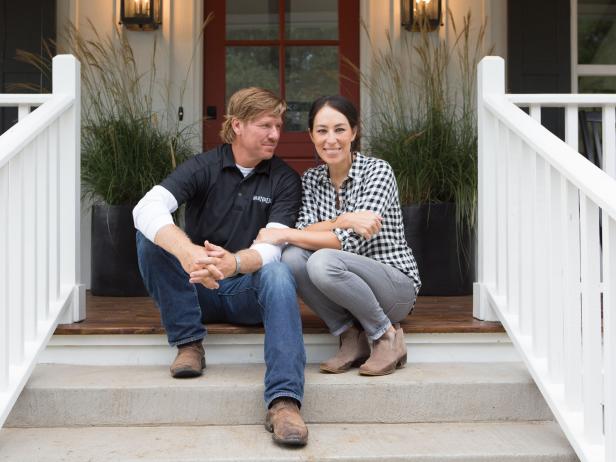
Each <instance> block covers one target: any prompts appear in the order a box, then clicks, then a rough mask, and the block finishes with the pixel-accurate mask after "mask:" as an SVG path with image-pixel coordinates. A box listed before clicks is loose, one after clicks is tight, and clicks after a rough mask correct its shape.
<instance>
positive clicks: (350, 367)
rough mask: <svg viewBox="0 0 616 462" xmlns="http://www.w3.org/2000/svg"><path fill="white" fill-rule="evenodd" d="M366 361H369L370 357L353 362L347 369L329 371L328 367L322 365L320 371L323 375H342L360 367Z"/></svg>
mask: <svg viewBox="0 0 616 462" xmlns="http://www.w3.org/2000/svg"><path fill="white" fill-rule="evenodd" d="M366 361H368V357H365V358H359V359H356V360H355V361H353V362H352V363H351V364H349V365H348V366H347V367H345V368H340V369H333V368H331V369H329V368H327V367H324V366H323V365H322V364H321V365H320V366H319V371H320V372H321V373H323V374H342V373H343V372H347V371H348V370H349V369H352V368H354V367H360V366H361V365H362V364H363V363H365V362H366Z"/></svg>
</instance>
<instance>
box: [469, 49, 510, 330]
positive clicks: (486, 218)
mask: <svg viewBox="0 0 616 462" xmlns="http://www.w3.org/2000/svg"><path fill="white" fill-rule="evenodd" d="M504 94H505V61H504V60H503V59H502V58H500V57H496V56H488V57H485V58H483V59H482V60H481V62H480V63H479V67H478V74H477V130H478V156H477V157H478V175H479V178H478V183H479V186H478V187H479V191H478V209H477V213H478V221H477V222H478V230H477V239H478V242H477V250H478V260H477V282H475V284H474V285H473V316H474V317H475V318H477V319H481V320H484V321H497V320H498V318H497V316H496V313H495V312H494V310H493V309H492V308H491V307H490V304H489V302H488V299H487V296H486V291H485V285H486V284H488V285H494V284H495V283H496V265H497V261H496V257H497V252H496V250H497V249H496V217H497V213H496V211H497V210H496V207H497V203H496V191H495V188H496V184H495V181H496V171H497V170H496V160H495V155H494V149H496V145H495V143H494V142H493V141H494V137H495V136H496V133H495V129H496V126H495V125H496V119H495V118H494V117H493V116H492V115H491V114H490V113H489V112H488V111H487V109H486V108H485V105H484V100H485V98H486V97H487V96H489V95H503V96H504Z"/></svg>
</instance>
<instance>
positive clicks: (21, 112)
mask: <svg viewBox="0 0 616 462" xmlns="http://www.w3.org/2000/svg"><path fill="white" fill-rule="evenodd" d="M28 114H30V105H29V104H20V105H19V106H17V121H22V120H23V119H25V118H26V116H27V115H28Z"/></svg>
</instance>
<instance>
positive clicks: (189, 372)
mask: <svg viewBox="0 0 616 462" xmlns="http://www.w3.org/2000/svg"><path fill="white" fill-rule="evenodd" d="M203 369H205V358H202V360H201V370H197V369H193V368H190V367H187V368H183V369H177V370H176V371H175V372H172V373H171V377H173V378H174V379H190V378H193V377H200V376H201V375H203Z"/></svg>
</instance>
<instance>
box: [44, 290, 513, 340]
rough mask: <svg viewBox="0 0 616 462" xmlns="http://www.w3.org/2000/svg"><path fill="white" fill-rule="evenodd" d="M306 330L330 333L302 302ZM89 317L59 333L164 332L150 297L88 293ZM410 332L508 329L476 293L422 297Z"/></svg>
mask: <svg viewBox="0 0 616 462" xmlns="http://www.w3.org/2000/svg"><path fill="white" fill-rule="evenodd" d="M301 310H302V321H303V326H304V332H305V333H310V334H314V333H327V329H326V327H325V324H323V322H322V321H321V320H320V319H319V318H318V317H317V316H316V315H315V314H314V313H312V311H310V309H309V308H307V307H306V306H305V305H304V304H303V303H302V304H301ZM86 313H87V319H86V320H84V321H82V322H80V323H75V324H61V325H59V326H58V327H57V329H56V331H55V333H56V334H58V335H108V334H119V335H127V334H162V333H164V329H163V328H162V326H161V323H160V316H159V314H158V310H157V308H156V306H155V305H154V302H153V301H152V299H150V298H148V297H96V296H94V295H92V294H90V293H89V292H88V293H87V295H86ZM402 326H403V328H404V332H408V333H471V332H472V333H490V332H504V329H503V327H502V325H501V324H500V323H498V322H486V321H478V320H476V319H474V318H473V300H472V296H470V295H469V296H463V297H419V298H418V300H417V304H416V305H415V310H414V312H413V313H412V314H411V315H409V316H408V317H407V318H406V319H405V320H404V321H403V322H402ZM208 332H209V333H211V334H253V333H262V332H263V327H262V326H239V325H235V324H209V325H208Z"/></svg>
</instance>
